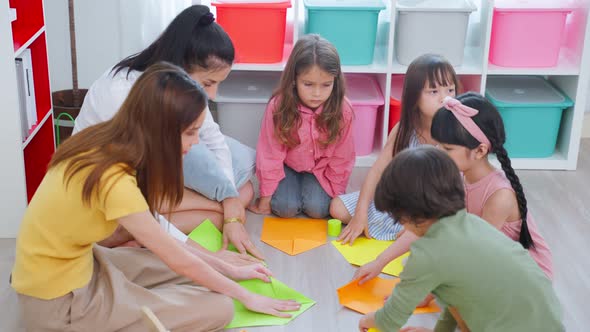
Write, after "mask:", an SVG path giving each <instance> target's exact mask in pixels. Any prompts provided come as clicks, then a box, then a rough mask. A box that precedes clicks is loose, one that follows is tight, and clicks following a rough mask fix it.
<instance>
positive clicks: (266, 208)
mask: <svg viewBox="0 0 590 332" xmlns="http://www.w3.org/2000/svg"><path fill="white" fill-rule="evenodd" d="M248 210H250V211H251V212H254V213H256V214H271V213H272V212H271V209H270V197H260V198H257V199H256V201H255V202H254V204H250V205H248Z"/></svg>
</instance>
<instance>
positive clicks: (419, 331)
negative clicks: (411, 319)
mask: <svg viewBox="0 0 590 332" xmlns="http://www.w3.org/2000/svg"><path fill="white" fill-rule="evenodd" d="M399 332H432V330H431V329H427V328H424V327H416V326H408V327H404V328H403V329H401V330H399Z"/></svg>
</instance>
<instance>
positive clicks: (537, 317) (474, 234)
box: [359, 147, 564, 332]
mask: <svg viewBox="0 0 590 332" xmlns="http://www.w3.org/2000/svg"><path fill="white" fill-rule="evenodd" d="M375 205H376V207H377V209H379V210H381V211H385V212H387V213H389V214H391V215H392V217H393V220H396V222H399V223H401V224H402V225H403V226H404V228H405V229H406V231H410V232H412V233H414V234H416V236H418V237H419V239H418V240H416V241H414V242H413V243H412V246H411V249H410V251H411V255H410V257H409V258H408V261H407V263H406V266H405V268H404V271H403V272H402V273H401V275H400V278H401V282H400V283H399V284H398V285H397V287H396V288H395V290H394V292H393V294H392V296H390V297H389V299H388V300H387V302H386V303H385V305H384V307H383V308H381V309H380V310H378V311H376V312H373V313H369V314H367V315H365V316H364V317H363V318H361V320H360V322H359V330H360V331H367V330H368V329H369V328H371V327H377V328H379V329H380V330H381V331H383V332H385V331H398V330H400V328H401V327H402V326H403V325H404V324H405V323H406V321H407V319H408V318H409V316H410V315H411V314H412V311H413V310H414V308H415V307H416V305H417V304H418V303H419V302H420V301H422V300H423V299H424V297H425V296H426V295H427V294H429V293H432V294H434V295H435V296H436V297H437V299H438V300H439V302H440V303H441V304H443V305H444V306H445V307H446V309H445V311H444V312H443V313H442V315H441V318H440V320H439V321H438V322H437V325H436V328H435V330H436V331H454V330H455V326H456V322H455V320H454V319H453V316H452V315H451V314H450V310H449V307H453V308H454V309H456V312H457V313H458V314H459V315H460V316H461V317H462V319H463V321H464V322H465V323H466V325H467V327H468V328H469V329H470V330H471V331H484V330H485V331H504V332H507V331H563V330H564V327H563V325H562V323H561V308H560V305H559V301H558V299H557V296H556V295H555V292H554V291H553V288H552V287H551V281H550V280H549V279H548V278H547V277H546V276H545V274H544V273H543V271H542V270H541V269H540V268H539V266H538V265H537V264H536V263H535V261H534V260H533V259H532V258H531V256H530V255H529V254H528V252H527V251H526V250H525V249H524V248H523V247H522V245H520V244H519V243H517V242H515V241H512V240H511V239H509V238H508V237H506V236H505V235H504V234H502V233H501V232H499V231H498V230H497V229H495V228H494V227H493V226H491V225H490V224H489V223H487V222H486V221H484V220H482V219H481V218H479V217H477V216H475V215H472V214H469V213H467V212H466V211H465V192H464V189H463V181H462V179H461V175H460V173H459V170H458V169H457V166H456V165H455V163H454V162H453V161H452V160H451V158H450V157H449V156H447V155H446V154H445V153H444V152H443V151H440V150H438V149H436V148H434V147H419V148H414V149H411V150H405V151H403V152H401V153H399V154H398V155H397V156H396V157H395V158H394V159H393V161H392V162H391V163H390V164H389V166H388V167H387V168H386V169H385V171H384V173H383V177H382V178H381V180H380V182H379V185H378V186H377V190H376V193H375ZM402 331H428V330H426V329H423V328H405V329H403V330H402Z"/></svg>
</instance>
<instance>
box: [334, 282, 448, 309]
mask: <svg viewBox="0 0 590 332" xmlns="http://www.w3.org/2000/svg"><path fill="white" fill-rule="evenodd" d="M399 282H400V279H399V278H395V279H383V278H379V277H376V278H373V279H371V280H369V281H367V282H366V283H364V284H362V285H359V284H358V280H353V281H352V282H350V283H349V284H347V285H345V286H343V287H340V288H338V290H337V292H338V299H339V301H340V304H342V305H343V306H345V307H347V308H349V309H352V310H354V311H357V312H360V313H361V314H367V313H369V312H373V311H376V310H379V309H380V308H381V307H383V304H384V300H385V298H386V297H387V296H390V295H391V293H392V292H393V289H394V288H395V286H396V285H397V284H398V283H399ZM433 312H440V308H439V307H438V305H437V304H436V301H434V300H432V301H431V302H430V303H429V304H428V305H427V306H425V307H420V308H416V309H415V310H414V314H426V313H433Z"/></svg>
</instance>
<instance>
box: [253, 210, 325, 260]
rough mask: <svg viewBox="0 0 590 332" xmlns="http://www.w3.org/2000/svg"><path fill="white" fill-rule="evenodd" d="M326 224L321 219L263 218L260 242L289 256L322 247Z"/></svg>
mask: <svg viewBox="0 0 590 332" xmlns="http://www.w3.org/2000/svg"><path fill="white" fill-rule="evenodd" d="M327 238H328V224H327V222H326V220H323V219H297V218H290V219H286V218H285V219H283V218H271V217H267V218H264V224H263V225H262V234H261V236H260V240H261V241H262V242H264V243H266V244H268V245H271V246H273V247H275V248H277V249H279V250H281V251H283V252H285V253H287V254H289V255H292V256H294V255H297V254H300V253H302V252H306V251H308V250H311V249H314V248H316V247H319V246H321V245H324V244H325V243H326V241H327Z"/></svg>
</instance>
